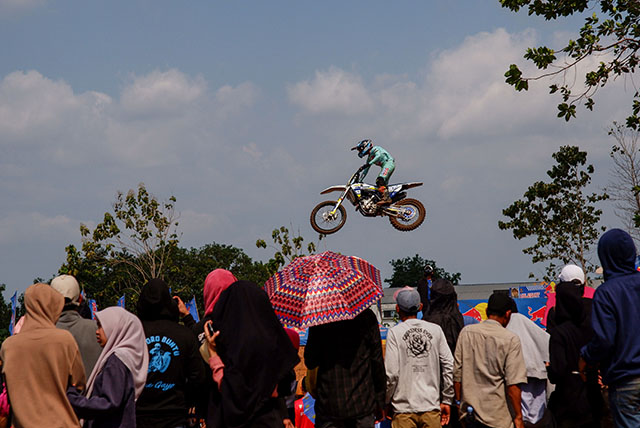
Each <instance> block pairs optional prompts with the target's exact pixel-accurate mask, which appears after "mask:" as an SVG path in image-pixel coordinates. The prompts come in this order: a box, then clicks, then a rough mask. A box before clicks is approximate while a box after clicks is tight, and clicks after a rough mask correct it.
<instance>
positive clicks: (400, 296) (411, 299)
mask: <svg viewBox="0 0 640 428" xmlns="http://www.w3.org/2000/svg"><path fill="white" fill-rule="evenodd" d="M393 298H394V299H395V300H396V303H397V304H398V307H399V308H400V309H401V310H402V311H403V312H406V313H408V314H414V313H416V312H418V310H420V294H418V291H417V290H416V289H415V288H411V287H403V288H401V289H400V290H398V291H396V292H395V293H394V294H393Z"/></svg>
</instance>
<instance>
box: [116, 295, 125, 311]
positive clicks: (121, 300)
mask: <svg viewBox="0 0 640 428" xmlns="http://www.w3.org/2000/svg"><path fill="white" fill-rule="evenodd" d="M117 305H118V306H120V307H121V308H124V294H123V295H122V297H121V298H119V299H118V303H117Z"/></svg>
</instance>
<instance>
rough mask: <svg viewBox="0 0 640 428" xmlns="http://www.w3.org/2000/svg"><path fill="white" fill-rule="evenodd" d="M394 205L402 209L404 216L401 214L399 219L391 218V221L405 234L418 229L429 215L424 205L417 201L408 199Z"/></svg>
mask: <svg viewBox="0 0 640 428" xmlns="http://www.w3.org/2000/svg"><path fill="white" fill-rule="evenodd" d="M393 205H394V206H396V207H400V208H402V209H403V210H404V214H399V215H398V216H397V217H395V216H390V217H389V221H390V222H391V225H392V226H393V227H395V228H396V229H398V230H401V231H403V232H408V231H410V230H413V229H416V228H417V227H418V226H420V225H421V224H422V222H423V221H424V218H425V216H426V215H427V211H426V210H425V209H424V205H422V202H420V201H419V200H417V199H411V198H406V199H402V200H400V201H398V202H396V203H395V204H393Z"/></svg>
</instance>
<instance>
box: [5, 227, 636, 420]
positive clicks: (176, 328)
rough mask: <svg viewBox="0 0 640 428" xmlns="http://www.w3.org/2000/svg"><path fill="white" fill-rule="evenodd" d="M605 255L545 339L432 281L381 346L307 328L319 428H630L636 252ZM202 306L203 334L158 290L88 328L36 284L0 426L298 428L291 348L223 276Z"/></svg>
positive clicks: (407, 304) (151, 285)
mask: <svg viewBox="0 0 640 428" xmlns="http://www.w3.org/2000/svg"><path fill="white" fill-rule="evenodd" d="M598 256H599V259H600V262H601V265H602V268H603V274H604V280H605V281H604V283H603V284H602V285H600V287H598V288H597V290H596V291H595V294H594V295H593V298H587V297H585V282H586V277H585V275H584V273H583V272H582V270H581V269H580V268H579V267H578V266H575V265H567V266H565V267H564V268H563V269H562V272H561V273H560V275H559V278H558V283H557V286H556V305H555V308H554V309H553V311H551V312H550V314H549V319H548V327H549V328H548V329H547V331H545V330H543V329H542V328H540V327H538V326H537V325H536V324H535V323H533V322H532V321H531V320H529V319H528V318H527V317H525V316H523V315H521V314H519V313H518V311H517V306H516V304H515V302H514V301H513V300H512V299H511V297H509V296H508V295H507V294H505V293H494V294H492V295H491V296H490V297H489V299H488V305H487V309H486V315H487V319H486V320H484V321H482V322H480V323H476V324H473V323H467V322H465V320H464V319H463V317H462V314H461V313H460V311H459V309H458V306H457V296H456V292H455V289H454V287H453V284H451V282H449V281H447V280H443V279H439V280H435V281H431V278H429V280H428V281H423V282H422V283H421V284H420V287H419V289H418V290H416V289H414V288H411V287H404V288H401V289H398V290H397V291H396V293H395V294H394V299H395V301H396V305H397V306H396V310H397V312H398V315H399V318H400V322H399V323H398V324H397V325H396V326H394V327H392V328H390V329H389V331H388V334H387V339H386V344H385V348H384V349H383V343H382V341H381V337H380V330H379V325H378V320H377V318H376V316H375V314H374V313H373V311H371V310H370V309H366V310H364V311H363V312H361V313H360V314H359V315H357V316H356V317H355V318H353V319H351V320H343V321H336V322H331V323H327V324H323V325H318V326H314V327H311V328H309V331H308V339H307V343H306V346H305V349H304V363H305V365H306V368H307V375H306V378H305V379H304V389H305V390H307V391H308V392H309V393H310V394H311V395H312V396H313V397H314V398H315V415H316V419H315V426H316V427H318V428H360V427H362V428H364V427H368V428H371V427H373V426H374V424H375V423H376V422H380V421H385V420H389V419H390V420H391V425H392V427H393V428H410V427H411V428H412V427H416V428H418V427H420V428H422V427H427V428H435V427H440V426H449V427H460V426H464V427H479V428H482V427H494V428H509V427H514V426H515V427H516V428H523V427H560V428H562V427H585V428H588V427H605V426H616V427H635V428H638V427H640V336H638V334H637V331H638V330H639V329H640V315H639V314H640V272H638V271H637V270H636V266H635V262H636V248H635V245H634V243H633V240H632V239H631V237H630V236H629V235H628V234H627V233H626V232H623V231H622V230H619V229H613V230H610V231H608V232H606V233H605V234H604V235H603V236H602V237H601V239H600V241H599V244H598ZM203 291H204V293H203V297H204V307H205V311H204V317H203V319H202V321H199V322H196V321H195V320H194V319H193V317H192V316H191V315H190V313H189V311H188V310H187V308H186V306H185V305H184V303H183V302H182V300H181V299H180V298H178V297H175V296H174V297H172V296H171V292H170V288H169V285H168V284H166V283H165V282H164V281H162V280H160V279H152V280H151V281H149V282H148V283H147V284H145V285H144V286H143V287H142V289H141V293H140V296H139V299H138V302H137V307H136V310H137V311H136V312H137V313H136V314H132V313H130V312H128V311H127V310H125V309H123V308H120V307H108V308H106V309H104V310H102V311H99V312H97V313H96V314H95V318H96V320H95V321H94V320H90V319H86V318H84V317H82V316H81V314H80V313H79V312H78V310H79V307H80V305H79V301H80V294H81V293H80V287H79V284H78V282H77V281H76V280H75V278H73V277H72V276H69V275H61V276H59V277H57V278H55V279H54V280H53V281H51V285H48V284H35V285H32V286H30V287H29V288H28V289H27V290H26V292H25V297H24V304H25V308H26V314H25V316H24V319H23V321H22V322H21V323H20V325H19V328H16V332H15V334H14V335H13V336H11V337H9V338H7V339H6V340H5V341H4V343H3V344H2V348H1V349H0V360H1V363H2V375H3V376H2V377H3V390H4V391H3V393H2V394H1V395H0V414H4V416H8V417H7V418H5V419H3V421H4V422H6V423H5V426H13V427H15V428H23V427H24V428H32V427H54V428H56V427H65V428H66V427H81V426H84V427H88V428H116V427H125V428H129V427H136V426H137V427H144V428H148V427H154V428H165V427H166V428H187V427H192V426H206V427H210V428H211V427H273V428H279V427H285V428H293V426H294V421H295V420H296V417H295V415H294V414H293V413H294V410H293V409H294V405H293V401H294V399H295V396H296V391H297V388H296V386H297V381H296V375H295V372H294V368H295V367H296V366H297V365H298V363H299V362H300V359H299V356H298V348H299V336H298V334H297V333H296V332H295V331H293V330H289V329H285V328H284V327H283V326H282V324H281V323H280V321H279V320H278V318H277V317H276V315H275V313H274V310H273V308H272V306H271V303H270V301H269V298H268V296H267V294H266V293H265V292H264V291H263V290H262V289H261V288H260V287H259V286H258V285H257V284H255V283H252V282H248V281H243V280H238V279H237V278H236V277H235V276H234V275H233V274H232V273H231V272H229V271H227V270H223V269H216V270H214V271H212V272H211V273H210V274H209V275H208V276H207V278H206V280H205V282H204V287H203ZM419 315H422V317H421V318H422V319H419ZM465 324H469V325H466V326H465ZM0 422H1V421H0ZM1 425H2V423H0V426H1Z"/></svg>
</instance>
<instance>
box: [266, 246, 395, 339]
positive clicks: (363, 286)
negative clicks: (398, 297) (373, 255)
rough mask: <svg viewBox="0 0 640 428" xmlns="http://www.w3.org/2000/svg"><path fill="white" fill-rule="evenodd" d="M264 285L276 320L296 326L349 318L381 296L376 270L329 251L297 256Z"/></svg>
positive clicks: (361, 261)
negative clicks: (276, 317)
mask: <svg viewBox="0 0 640 428" xmlns="http://www.w3.org/2000/svg"><path fill="white" fill-rule="evenodd" d="M264 288H265V290H266V292H267V294H268V295H269V299H270V300H271V305H272V306H273V309H274V311H275V313H276V315H277V316H278V318H280V321H281V322H282V323H283V324H285V325H287V326H294V327H298V328H307V327H312V326H314V325H320V324H327V323H330V322H334V321H342V320H348V319H353V318H355V317H356V315H358V314H359V313H361V312H362V311H364V310H365V309H367V308H368V307H370V306H371V305H372V304H374V303H375V302H376V301H378V300H380V298H381V297H382V283H381V281H380V271H379V270H378V269H376V268H375V267H374V266H372V265H370V264H369V263H368V262H366V261H365V260H362V259H361V258H359V257H349V256H343V255H341V254H336V253H333V252H331V251H325V252H324V253H321V254H314V255H311V256H306V257H298V258H297V259H295V260H294V261H293V262H291V263H290V264H288V265H287V266H286V267H284V268H283V269H282V270H281V271H280V272H278V273H276V274H275V275H273V276H272V277H271V278H269V280H268V281H267V282H266V283H265V285H264Z"/></svg>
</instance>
